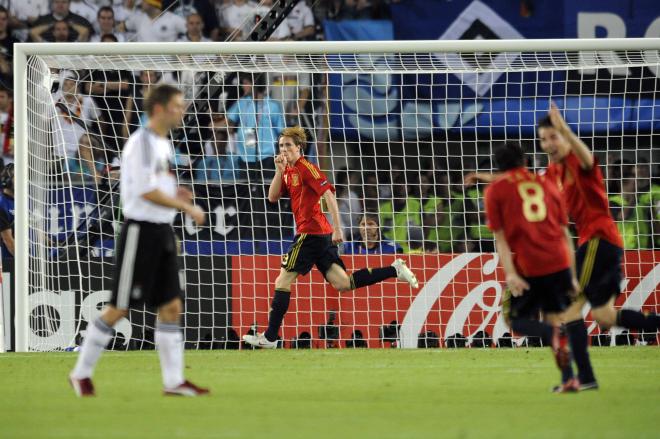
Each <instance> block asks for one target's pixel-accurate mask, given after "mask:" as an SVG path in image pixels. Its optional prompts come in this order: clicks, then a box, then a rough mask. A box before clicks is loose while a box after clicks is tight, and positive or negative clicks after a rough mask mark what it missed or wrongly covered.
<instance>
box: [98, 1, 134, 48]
mask: <svg viewBox="0 0 660 439" xmlns="http://www.w3.org/2000/svg"><path fill="white" fill-rule="evenodd" d="M116 24H117V23H116V22H115V11H114V10H113V9H112V8H111V7H110V6H101V7H100V8H99V11H98V13H97V14H96V26H95V27H96V30H97V33H96V34H95V35H93V36H92V38H90V41H92V42H98V41H101V37H102V36H103V35H114V36H115V39H116V40H117V42H121V43H123V42H125V41H126V34H124V33H123V32H118V31H117V30H116V29H115V26H116Z"/></svg>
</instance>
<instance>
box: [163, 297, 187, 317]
mask: <svg viewBox="0 0 660 439" xmlns="http://www.w3.org/2000/svg"><path fill="white" fill-rule="evenodd" d="M181 311H183V306H182V304H181V299H179V298H178V297H177V298H176V299H174V300H172V301H170V302H168V303H166V304H164V305H162V306H161V307H160V308H159V309H158V318H159V319H160V320H161V321H164V322H175V321H178V320H179V316H180V315H181Z"/></svg>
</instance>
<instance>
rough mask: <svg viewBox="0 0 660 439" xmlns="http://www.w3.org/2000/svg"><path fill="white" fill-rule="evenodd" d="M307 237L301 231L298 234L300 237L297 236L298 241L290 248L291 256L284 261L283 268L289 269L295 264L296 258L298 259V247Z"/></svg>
mask: <svg viewBox="0 0 660 439" xmlns="http://www.w3.org/2000/svg"><path fill="white" fill-rule="evenodd" d="M306 237H307V233H302V234H301V235H300V238H298V242H296V243H295V245H294V246H293V248H292V249H291V257H290V258H289V260H288V261H287V263H286V267H285V269H286V270H287V271H288V270H291V269H292V268H293V267H294V266H295V265H296V259H298V253H300V247H302V244H303V241H304V240H305V238H306Z"/></svg>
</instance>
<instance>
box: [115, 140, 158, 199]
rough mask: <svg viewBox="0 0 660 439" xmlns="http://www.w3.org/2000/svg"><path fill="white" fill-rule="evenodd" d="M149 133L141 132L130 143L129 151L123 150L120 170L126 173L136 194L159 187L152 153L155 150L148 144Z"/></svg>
mask: <svg viewBox="0 0 660 439" xmlns="http://www.w3.org/2000/svg"><path fill="white" fill-rule="evenodd" d="M149 137H150V136H149V135H148V134H147V133H146V132H143V133H142V134H141V135H140V136H139V138H137V139H135V140H136V141H135V143H133V144H132V145H131V149H130V152H128V153H127V151H125V152H124V156H123V157H122V166H121V172H122V173H128V178H129V179H130V181H131V183H132V184H131V188H132V190H135V191H136V192H137V193H138V195H143V194H146V193H148V192H151V191H153V190H155V189H158V188H159V184H158V178H157V172H156V165H157V163H156V160H154V159H153V157H152V155H153V154H155V152H154V151H153V150H152V145H150V143H149V142H150V139H149Z"/></svg>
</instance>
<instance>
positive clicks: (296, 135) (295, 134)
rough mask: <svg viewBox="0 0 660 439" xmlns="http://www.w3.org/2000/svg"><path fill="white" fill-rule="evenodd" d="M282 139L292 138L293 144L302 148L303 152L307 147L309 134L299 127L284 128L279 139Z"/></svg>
mask: <svg viewBox="0 0 660 439" xmlns="http://www.w3.org/2000/svg"><path fill="white" fill-rule="evenodd" d="M282 137H290V138H291V139H293V143H294V144H296V145H298V146H299V147H300V151H301V152H302V150H303V149H305V145H306V144H307V134H306V133H305V129H304V128H303V127H301V126H298V125H296V126H295V127H289V128H284V129H283V130H282V132H281V133H280V137H279V138H282Z"/></svg>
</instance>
